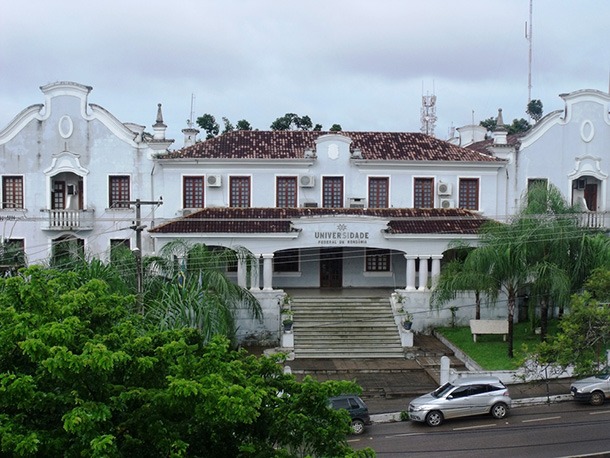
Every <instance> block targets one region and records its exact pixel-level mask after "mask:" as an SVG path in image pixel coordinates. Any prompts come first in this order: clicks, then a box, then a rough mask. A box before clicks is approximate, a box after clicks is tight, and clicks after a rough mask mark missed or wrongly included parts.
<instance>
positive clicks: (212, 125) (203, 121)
mask: <svg viewBox="0 0 610 458" xmlns="http://www.w3.org/2000/svg"><path fill="white" fill-rule="evenodd" d="M197 125H198V126H199V127H201V128H202V129H203V130H205V131H206V134H207V135H206V137H205V138H206V139H210V138H214V137H216V136H217V135H218V132H219V131H220V126H219V125H218V123H217V122H216V118H215V117H214V116H212V115H211V114H209V113H206V114H204V115H203V116H199V117H198V118H197Z"/></svg>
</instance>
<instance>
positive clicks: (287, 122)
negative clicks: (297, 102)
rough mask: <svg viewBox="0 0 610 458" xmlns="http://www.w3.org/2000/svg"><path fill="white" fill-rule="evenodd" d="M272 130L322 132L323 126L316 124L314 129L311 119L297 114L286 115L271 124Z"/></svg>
mask: <svg viewBox="0 0 610 458" xmlns="http://www.w3.org/2000/svg"><path fill="white" fill-rule="evenodd" d="M270 129H271V130H276V131H277V130H322V126H321V125H319V124H316V126H315V128H313V123H312V121H311V118H310V117H309V116H307V115H305V116H299V115H297V114H295V113H286V114H285V115H284V116H280V117H279V118H277V119H276V120H275V121H273V122H272V123H271V126H270Z"/></svg>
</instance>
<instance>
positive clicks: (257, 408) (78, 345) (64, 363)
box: [0, 267, 371, 457]
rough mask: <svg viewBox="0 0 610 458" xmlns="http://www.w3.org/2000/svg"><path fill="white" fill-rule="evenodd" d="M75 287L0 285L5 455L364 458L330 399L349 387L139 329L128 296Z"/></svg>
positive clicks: (95, 284)
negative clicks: (349, 441)
mask: <svg viewBox="0 0 610 458" xmlns="http://www.w3.org/2000/svg"><path fill="white" fill-rule="evenodd" d="M79 283H80V279H79V278H78V275H77V273H76V272H59V271H56V270H51V269H43V268H41V267H30V268H28V269H26V270H24V271H23V272H22V273H21V274H20V275H17V276H14V277H12V278H2V279H0V437H1V439H0V450H1V452H2V455H3V456H67V457H72V456H74V457H76V456H92V457H102V456H103V457H121V456H151V457H166V456H174V457H179V456H193V457H226V456H286V457H292V456H295V457H296V456H305V455H308V456H371V452H370V450H369V451H367V452H357V453H356V452H352V451H351V450H350V448H349V447H348V445H347V441H346V437H347V434H348V432H349V430H350V426H349V420H348V415H347V413H346V412H344V411H335V410H333V409H330V408H329V407H328V402H327V399H328V397H329V396H332V395H337V394H339V393H342V392H358V390H359V387H358V386H357V385H355V384H353V383H351V382H325V383H319V382H316V381H314V380H312V379H306V380H304V381H303V382H302V383H299V382H297V381H296V380H295V378H294V376H293V375H291V374H284V372H283V369H282V366H281V365H280V364H278V361H277V359H275V358H270V357H262V358H257V357H254V356H252V355H249V354H247V353H246V352H245V351H243V350H242V351H231V350H230V345H229V341H228V340H226V339H224V338H220V337H216V338H214V339H213V340H212V341H211V342H209V343H208V344H205V343H204V340H203V338H202V335H201V333H200V332H199V331H198V330H196V329H192V328H182V329H173V330H167V331H163V330H159V329H154V328H146V327H144V326H143V322H142V319H141V317H140V316H139V315H138V314H133V313H130V312H129V310H130V308H131V306H132V305H133V301H134V298H133V296H121V295H119V294H115V293H113V292H111V290H110V288H109V286H108V285H107V284H106V283H104V282H103V281H100V280H91V281H89V282H87V283H85V284H82V285H79Z"/></svg>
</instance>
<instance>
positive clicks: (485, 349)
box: [436, 320, 557, 370]
mask: <svg viewBox="0 0 610 458" xmlns="http://www.w3.org/2000/svg"><path fill="white" fill-rule="evenodd" d="M556 327H557V322H556V321H555V320H552V321H550V322H549V335H552V334H554V333H555V331H556ZM513 329H514V334H513V353H514V357H513V358H512V359H511V358H509V357H508V342H504V340H503V338H502V336H501V335H479V336H477V341H476V342H473V340H472V333H471V332H470V327H469V326H459V327H458V326H456V327H448V328H437V329H436V332H438V333H439V334H442V335H443V336H445V338H447V339H448V340H450V341H451V342H452V343H453V344H454V345H455V346H456V347H458V348H459V349H461V350H462V351H463V352H464V353H466V354H467V355H468V356H470V357H471V358H472V359H473V360H474V361H476V362H477V364H479V366H481V367H482V368H483V369H486V370H513V369H517V368H518V367H519V365H520V363H521V362H522V361H523V359H524V356H525V353H524V352H523V345H527V347H528V348H529V349H530V351H531V350H532V349H533V348H534V347H535V346H536V345H537V344H538V343H539V342H540V336H539V335H536V334H534V333H533V332H532V327H531V324H530V323H529V322H524V323H516V324H515V325H514V328H513Z"/></svg>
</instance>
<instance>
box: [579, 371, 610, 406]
mask: <svg viewBox="0 0 610 458" xmlns="http://www.w3.org/2000/svg"><path fill="white" fill-rule="evenodd" d="M570 393H572V397H573V398H574V400H575V401H584V402H588V403H589V404H591V405H593V406H601V405H602V404H603V403H604V402H605V401H606V398H610V372H605V373H603V374H599V375H596V376H594V377H587V378H584V379H582V380H577V381H575V382H573V383H572V386H570Z"/></svg>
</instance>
